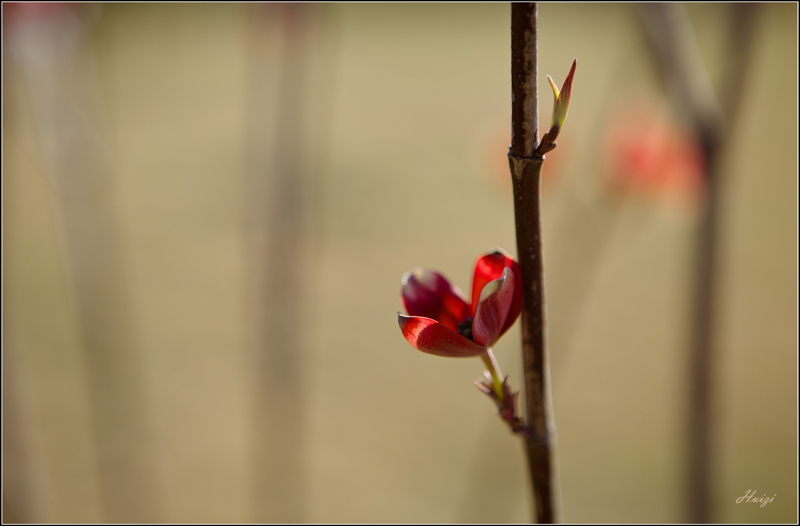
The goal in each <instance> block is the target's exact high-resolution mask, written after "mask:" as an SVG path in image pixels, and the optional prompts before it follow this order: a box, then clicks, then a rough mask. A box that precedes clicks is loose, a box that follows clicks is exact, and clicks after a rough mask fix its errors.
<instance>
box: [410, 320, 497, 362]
mask: <svg viewBox="0 0 800 526" xmlns="http://www.w3.org/2000/svg"><path fill="white" fill-rule="evenodd" d="M397 321H398V323H399V324H400V329H401V330H402V331H403V336H405V337H406V340H408V343H410V344H411V345H413V346H414V348H416V349H419V350H420V351H422V352H426V353H428V354H434V355H436V356H444V357H447V358H468V357H470V356H478V355H480V354H483V353H485V352H486V348H484V347H481V346H480V345H478V344H477V343H475V342H473V341H472V340H470V339H469V338H466V337H464V336H461V335H460V334H458V333H457V332H453V331H451V330H450V329H448V328H447V327H445V326H444V325H442V324H441V323H439V322H437V321H436V320H432V319H430V318H423V317H419V316H403V315H402V314H400V313H399V312H398V313H397Z"/></svg>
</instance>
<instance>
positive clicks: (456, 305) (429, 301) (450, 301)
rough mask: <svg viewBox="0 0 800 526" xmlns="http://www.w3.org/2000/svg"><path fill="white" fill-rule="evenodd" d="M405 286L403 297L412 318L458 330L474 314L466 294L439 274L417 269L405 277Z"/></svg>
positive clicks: (407, 273) (403, 281) (402, 291)
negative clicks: (432, 321)
mask: <svg viewBox="0 0 800 526" xmlns="http://www.w3.org/2000/svg"><path fill="white" fill-rule="evenodd" d="M402 283H403V288H402V290H401V293H400V294H401V296H402V298H403V304H404V305H405V307H406V312H408V314H409V315H411V316H423V317H425V318H431V319H433V320H436V321H438V322H439V323H441V324H442V325H444V326H445V327H447V328H448V329H452V330H455V329H456V327H457V326H458V324H459V323H461V322H462V321H464V320H465V319H466V318H469V317H470V316H471V315H472V312H471V311H470V308H469V305H467V302H466V300H465V298H464V294H463V293H462V292H461V291H460V290H459V289H458V287H454V286H453V285H451V284H450V282H449V281H448V280H447V278H445V277H444V276H442V275H441V274H439V273H438V272H433V271H431V270H425V269H421V268H418V269H414V270H412V271H411V272H406V273H405V274H404V275H403V279H402Z"/></svg>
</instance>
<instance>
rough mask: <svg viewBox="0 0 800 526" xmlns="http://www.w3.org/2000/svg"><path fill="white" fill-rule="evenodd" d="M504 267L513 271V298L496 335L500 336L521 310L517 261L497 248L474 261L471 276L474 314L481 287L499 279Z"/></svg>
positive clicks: (520, 288)
mask: <svg viewBox="0 0 800 526" xmlns="http://www.w3.org/2000/svg"><path fill="white" fill-rule="evenodd" d="M506 268H510V269H511V271H512V272H514V283H515V285H514V298H513V299H512V300H511V308H510V309H509V311H508V316H507V317H506V321H505V323H504V324H503V328H502V329H500V334H499V335H498V337H499V336H502V335H503V334H504V333H505V332H506V331H507V330H508V329H509V327H511V326H512V325H513V324H514V322H515V321H517V317H518V316H519V312H520V310H522V271H521V270H520V268H519V263H517V262H516V261H514V259H513V258H512V257H511V256H509V255H508V253H506V251H504V250H503V249H501V248H498V249H496V250H495V251H494V252H492V253H491V254H486V255H485V256H481V257H479V258H478V261H476V262H475V274H474V276H473V278H472V312H473V315H474V313H475V310H476V309H477V307H478V300H479V299H480V295H481V291H482V290H483V287H485V286H486V284H487V283H489V282H490V281H494V280H496V279H499V278H500V277H501V276H502V275H503V270H505V269H506Z"/></svg>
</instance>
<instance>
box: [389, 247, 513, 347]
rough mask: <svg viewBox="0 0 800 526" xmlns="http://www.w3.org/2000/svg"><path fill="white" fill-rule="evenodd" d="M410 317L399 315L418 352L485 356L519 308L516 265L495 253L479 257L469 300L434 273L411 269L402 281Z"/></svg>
mask: <svg viewBox="0 0 800 526" xmlns="http://www.w3.org/2000/svg"><path fill="white" fill-rule="evenodd" d="M402 283H403V288H402V291H401V296H402V298H403V304H404V305H405V307H406V311H407V312H408V314H409V315H408V316H404V315H402V314H400V313H399V312H398V313H397V316H398V322H399V323H400V329H401V330H402V331H403V336H405V338H406V340H408V342H409V343H410V344H411V345H413V346H414V347H415V348H416V349H419V350H420V351H422V352H426V353H428V354H435V355H436V356H447V357H454V358H464V357H468V356H478V355H481V354H483V353H485V352H486V350H487V349H488V348H490V347H491V346H492V345H494V343H495V342H496V341H497V340H498V339H500V336H502V335H503V334H504V333H505V332H506V331H507V330H508V329H509V327H511V325H513V324H514V322H515V321H516V319H517V316H519V312H520V310H521V309H522V274H521V272H520V268H519V263H517V262H516V261H514V260H513V259H512V258H511V256H509V255H508V254H507V253H505V252H504V251H502V250H500V249H497V250H495V251H494V252H492V253H490V254H486V255H484V256H481V257H479V258H478V261H476V262H475V274H474V277H473V278H472V302H471V303H467V299H466V298H465V297H464V294H463V293H462V292H461V291H460V290H459V289H458V287H455V286H453V285H451V284H450V282H449V281H448V280H447V278H445V277H444V276H442V275H441V274H439V273H438V272H434V271H432V270H426V269H419V268H418V269H414V270H412V271H410V272H406V273H405V274H404V275H403V279H402Z"/></svg>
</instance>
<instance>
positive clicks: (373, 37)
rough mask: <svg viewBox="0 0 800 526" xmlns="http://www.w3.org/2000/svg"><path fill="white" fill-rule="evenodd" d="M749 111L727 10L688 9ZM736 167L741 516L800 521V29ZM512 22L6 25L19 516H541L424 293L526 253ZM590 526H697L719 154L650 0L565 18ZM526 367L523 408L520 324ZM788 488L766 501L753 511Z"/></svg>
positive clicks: (567, 279) (552, 319) (557, 24)
mask: <svg viewBox="0 0 800 526" xmlns="http://www.w3.org/2000/svg"><path fill="white" fill-rule="evenodd" d="M687 10H688V15H689V20H690V22H691V26H692V28H693V30H694V34H695V35H696V38H697V41H698V45H699V49H700V52H701V55H702V59H703V61H704V63H705V65H706V67H707V70H708V74H709V77H710V80H711V84H712V86H713V87H714V88H715V90H716V91H717V92H718V93H719V92H724V91H725V89H726V88H730V86H726V85H725V80H724V79H725V75H724V73H725V71H728V70H729V69H730V66H731V64H734V65H735V64H738V63H737V62H736V61H737V60H738V58H737V57H736V56H735V55H733V54H732V53H731V52H730V46H729V41H730V40H729V38H730V33H731V23H732V22H731V21H732V19H733V8H732V5H730V4H702V5H689V6H687ZM753 24H754V27H753V31H754V33H753V35H754V36H753V39H752V43H751V45H752V48H751V50H750V53H751V59H750V61H749V64H750V65H749V67H747V68H746V69H745V70H744V74H743V75H742V77H743V81H742V84H741V85H740V86H739V87H740V88H741V101H740V105H739V109H738V112H737V113H736V116H735V119H733V120H731V121H729V122H727V123H726V124H727V126H728V128H727V130H728V133H727V135H726V139H725V143H724V146H723V151H724V155H723V156H722V159H723V161H722V167H721V168H720V173H721V176H720V181H719V188H718V191H719V203H720V205H719V206H720V207H721V218H722V219H721V222H720V224H719V236H720V237H719V265H718V268H717V275H716V277H717V283H718V288H717V291H718V294H717V297H716V298H715V305H716V311H715V316H716V318H715V326H714V349H715V361H714V370H713V382H712V385H713V400H712V408H713V427H712V431H713V444H714V447H713V448H712V456H711V462H712V467H713V469H712V483H713V485H712V502H711V505H712V510H713V515H712V517H713V519H714V521H715V522H795V521H796V520H797V398H796V395H797V373H796V367H797V275H796V272H797V197H796V192H797V99H796V96H797V6H796V5H795V4H765V5H762V6H760V9H759V10H758V12H757V16H755V17H754V19H753ZM509 39H510V7H509V5H507V4H439V5H426V4H410V5H400V4H394V5H348V4H323V5H313V4H294V5H279V4H267V5H259V4H237V5H221V4H195V5H178V4H106V5H96V4H95V5H91V4H80V5H72V6H69V5H53V4H51V5H49V6H44V5H39V6H35V5H34V6H27V7H25V6H21V5H18V4H8V3H4V4H3V520H4V522H103V521H112V522H526V521H528V520H529V519H530V517H531V504H530V502H529V488H528V478H527V474H526V471H525V460H524V455H523V448H522V447H521V444H520V443H519V442H518V439H517V438H516V437H514V436H513V435H511V433H510V432H509V431H508V429H507V428H506V427H505V426H504V425H503V424H502V423H501V421H500V419H499V418H498V416H497V415H496V410H495V408H494V406H493V404H492V403H491V401H490V400H488V399H487V398H486V397H485V396H483V395H481V394H480V393H479V392H478V390H477V389H476V388H475V387H474V385H473V382H474V381H475V380H477V379H478V378H479V376H480V374H481V371H482V365H481V362H480V361H479V360H477V359H467V360H456V359H443V358H438V357H433V356H429V355H425V354H422V353H420V352H418V351H415V350H414V349H413V348H412V347H411V346H410V345H409V344H408V343H407V342H406V341H405V340H404V339H403V337H402V335H401V333H400V331H399V329H398V326H397V311H398V310H400V309H401V308H402V306H401V302H400V296H399V292H400V277H401V275H402V274H403V273H404V272H405V271H407V270H410V269H412V268H414V267H418V266H423V267H428V268H432V269H437V270H439V271H441V272H443V273H444V274H445V275H446V276H448V277H449V278H450V279H451V280H452V281H453V282H454V283H455V284H457V285H458V286H459V287H460V288H461V289H462V290H469V289H470V288H471V279H472V274H471V273H472V264H473V262H474V261H475V259H476V258H477V257H478V256H479V255H480V254H482V253H484V252H488V251H491V250H493V249H494V248H495V247H496V246H499V247H502V248H504V249H506V250H507V251H509V252H511V253H512V254H514V253H516V243H515V235H514V218H513V207H512V197H511V185H510V180H509V172H508V164H507V160H506V153H507V150H508V144H509V143H510V113H511V112H510V109H511V97H510V93H511V90H510V40H509ZM575 57H578V61H579V64H578V68H577V72H576V77H575V84H574V89H573V96H572V104H571V107H570V113H569V118H568V119H567V123H566V126H565V129H564V131H563V132H562V134H561V137H560V138H559V147H558V149H556V150H555V151H554V152H552V153H551V154H548V160H547V162H546V163H545V167H544V180H543V201H544V218H543V221H544V234H545V239H544V243H545V264H546V267H545V268H546V273H547V301H548V317H549V323H550V325H549V337H550V350H551V357H552V358H551V359H552V375H553V398H554V404H555V418H556V424H557V427H558V440H559V442H558V447H559V461H560V469H561V482H562V491H563V506H564V518H565V520H566V521H568V522H617V521H620V522H681V521H683V520H684V511H683V510H684V508H685V505H684V502H685V500H686V486H687V484H686V481H685V471H686V466H685V464H686V461H685V457H686V454H685V451H686V439H685V435H686V433H685V429H684V427H685V424H684V422H685V413H686V403H687V396H686V393H687V383H688V380H687V366H688V363H689V359H688V350H687V349H688V340H689V335H688V328H689V325H690V319H689V316H690V312H691V304H690V303H691V298H692V291H691V279H690V278H691V275H692V269H691V265H692V261H693V259H692V255H693V250H694V246H695V243H694V240H695V232H696V226H697V222H698V215H699V212H698V202H699V197H698V196H700V195H702V192H703V191H704V187H703V184H702V169H703V159H702V156H701V154H700V153H698V151H699V150H698V146H697V141H696V139H695V138H694V137H693V136H692V132H691V130H690V128H689V126H688V123H687V122H686V118H685V116H684V115H683V114H682V112H681V111H680V108H678V107H676V104H675V102H674V100H673V99H671V98H670V95H669V92H668V91H667V90H666V89H665V88H664V87H663V85H662V82H661V80H660V77H659V75H658V70H657V67H656V63H655V62H654V60H653V57H652V55H651V53H650V51H649V48H648V44H647V39H646V37H645V30H644V26H643V23H642V18H641V16H640V13H639V10H638V8H637V6H635V5H628V4H626V5H621V4H619V5H589V4H582V5H573V4H542V5H541V6H540V10H539V90H540V113H541V116H540V125H541V127H542V128H545V127H546V126H547V125H548V124H549V119H550V115H551V109H552V98H551V97H552V95H551V91H550V88H549V86H548V84H547V79H546V75H547V74H550V75H552V76H553V78H554V79H555V80H556V82H557V83H558V84H559V85H560V84H561V83H562V82H563V80H564V78H565V76H566V74H567V72H568V70H569V66H570V64H571V62H572V59H573V58H575ZM495 353H496V355H497V358H498V360H499V362H500V365H501V367H502V368H503V370H504V372H505V373H506V374H510V376H511V383H512V385H513V386H514V387H515V388H517V389H519V388H521V362H522V358H521V356H520V329H519V325H518V324H517V325H515V326H514V327H513V328H512V329H511V331H510V332H509V333H508V334H507V335H506V336H505V337H504V338H503V339H502V340H501V341H500V342H499V343H498V345H497V346H496V348H495ZM751 490H753V491H755V492H756V496H757V497H761V496H762V495H766V496H767V497H774V499H773V500H772V502H770V503H769V504H767V505H765V506H763V507H760V506H759V505H757V504H756V505H754V504H752V503H749V504H748V503H738V504H737V503H736V500H737V499H738V498H739V497H741V496H743V495H745V493H746V492H747V491H751Z"/></svg>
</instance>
